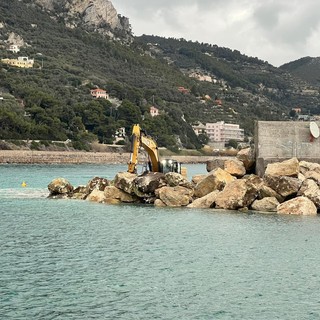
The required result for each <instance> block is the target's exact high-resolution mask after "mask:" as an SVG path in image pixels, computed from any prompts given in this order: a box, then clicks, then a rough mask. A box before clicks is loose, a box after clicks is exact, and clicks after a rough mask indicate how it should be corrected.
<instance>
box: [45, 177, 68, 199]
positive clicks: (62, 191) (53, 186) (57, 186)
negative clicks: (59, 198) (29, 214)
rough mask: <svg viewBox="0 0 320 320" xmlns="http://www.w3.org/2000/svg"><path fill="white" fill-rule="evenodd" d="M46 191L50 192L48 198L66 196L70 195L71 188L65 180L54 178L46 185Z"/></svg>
mask: <svg viewBox="0 0 320 320" xmlns="http://www.w3.org/2000/svg"><path fill="white" fill-rule="evenodd" d="M48 190H49V192H50V195H49V196H55V195H68V194H72V192H73V186H72V184H71V183H70V182H69V181H68V180H67V179H65V178H56V179H53V180H52V181H51V182H50V183H49V184H48Z"/></svg>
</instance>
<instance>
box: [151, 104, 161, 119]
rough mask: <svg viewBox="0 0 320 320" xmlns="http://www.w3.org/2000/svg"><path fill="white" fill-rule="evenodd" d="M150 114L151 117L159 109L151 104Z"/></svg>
mask: <svg viewBox="0 0 320 320" xmlns="http://www.w3.org/2000/svg"><path fill="white" fill-rule="evenodd" d="M150 115H151V117H156V116H158V115H159V109H158V108H156V107H154V106H151V107H150Z"/></svg>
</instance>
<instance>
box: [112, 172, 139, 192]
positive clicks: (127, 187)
mask: <svg viewBox="0 0 320 320" xmlns="http://www.w3.org/2000/svg"><path fill="white" fill-rule="evenodd" d="M136 177H137V175H136V174H134V173H130V172H118V173H117V174H116V176H115V178H114V186H115V187H117V188H119V189H121V190H123V191H124V192H126V193H132V188H133V185H132V184H133V180H134V179H135V178H136Z"/></svg>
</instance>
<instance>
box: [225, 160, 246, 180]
mask: <svg viewBox="0 0 320 320" xmlns="http://www.w3.org/2000/svg"><path fill="white" fill-rule="evenodd" d="M224 170H225V171H227V172H228V173H230V174H231V175H233V176H235V177H238V178H240V177H243V176H244V175H245V174H246V168H245V167H244V164H243V162H242V161H240V160H238V159H230V160H226V161H225V162H224Z"/></svg>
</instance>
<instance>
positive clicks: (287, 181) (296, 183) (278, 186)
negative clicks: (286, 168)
mask: <svg viewBox="0 0 320 320" xmlns="http://www.w3.org/2000/svg"><path fill="white" fill-rule="evenodd" d="M263 179H264V181H265V183H266V185H267V186H268V187H270V188H271V189H273V190H274V191H276V192H277V193H278V194H280V195H281V196H282V197H284V198H286V197H288V196H292V195H296V194H297V192H298V191H299V189H300V186H301V183H302V182H301V180H299V179H298V178H292V177H287V176H272V175H265V176H264V178H263Z"/></svg>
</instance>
